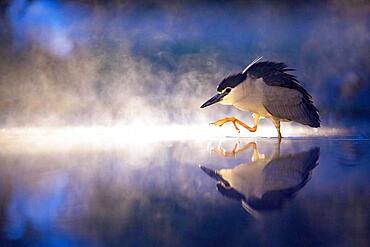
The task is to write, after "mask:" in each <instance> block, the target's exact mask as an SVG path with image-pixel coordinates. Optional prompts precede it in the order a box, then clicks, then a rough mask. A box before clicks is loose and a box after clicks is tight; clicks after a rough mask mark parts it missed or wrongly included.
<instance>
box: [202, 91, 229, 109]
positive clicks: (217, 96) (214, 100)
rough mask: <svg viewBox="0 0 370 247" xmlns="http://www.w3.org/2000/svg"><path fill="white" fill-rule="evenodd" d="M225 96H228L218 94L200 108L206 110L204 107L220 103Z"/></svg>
mask: <svg viewBox="0 0 370 247" xmlns="http://www.w3.org/2000/svg"><path fill="white" fill-rule="evenodd" d="M225 95H226V94H225V93H218V94H216V95H215V96H213V97H212V98H210V99H209V100H207V101H206V102H205V103H204V104H203V105H201V106H200V108H204V107H207V106H210V105H213V104H215V103H217V102H220V101H221V100H222V98H223V97H224V96H225Z"/></svg>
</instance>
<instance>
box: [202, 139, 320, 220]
mask: <svg viewBox="0 0 370 247" xmlns="http://www.w3.org/2000/svg"><path fill="white" fill-rule="evenodd" d="M250 147H252V148H253V153H252V157H251V161H250V162H248V161H247V162H243V163H241V164H239V165H236V166H235V167H232V168H223V169H218V170H213V169H210V168H207V167H205V166H200V168H201V169H202V170H203V171H204V172H205V173H206V174H207V175H209V176H210V177H211V178H213V179H215V180H216V181H217V190H218V191H219V192H220V193H221V194H222V195H224V196H226V197H228V198H231V199H235V200H237V201H239V202H241V205H242V207H243V208H244V209H245V210H246V211H247V212H248V213H250V214H251V215H252V216H254V217H256V218H258V217H259V216H260V214H259V212H260V211H268V210H274V209H278V208H280V207H281V206H282V205H283V203H284V201H286V200H287V199H289V198H292V197H293V196H294V195H295V194H296V193H297V192H298V191H299V190H301V189H302V188H303V187H304V186H305V185H306V184H307V182H308V181H309V180H310V178H311V174H312V170H313V169H314V168H315V167H316V166H317V165H318V159H319V155H320V148H318V147H313V148H312V149H310V150H308V151H304V152H298V153H293V154H287V155H282V156H280V147H278V148H277V149H275V152H274V153H273V154H272V155H269V156H264V155H262V154H260V153H259V152H258V149H257V145H256V143H255V142H251V143H248V144H246V145H245V147H242V148H241V149H240V151H244V150H246V149H249V148H250ZM234 152H235V151H234V150H233V151H232V153H234ZM237 152H239V151H237Z"/></svg>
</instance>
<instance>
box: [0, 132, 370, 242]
mask: <svg viewBox="0 0 370 247" xmlns="http://www.w3.org/2000/svg"><path fill="white" fill-rule="evenodd" d="M369 144H370V141H368V140H366V139H351V138H347V139H344V138H329V139H321V138H308V139H304V138H301V139H300V138H296V139H294V138H291V139H289V138H286V139H283V141H282V143H281V144H280V145H279V144H278V142H277V140H276V139H274V138H271V139H269V138H264V139H258V138H257V139H256V138H253V139H248V138H241V139H237V138H228V139H224V140H222V141H218V140H214V141H161V142H155V143H150V144H149V143H147V144H145V143H141V144H140V143H135V144H132V145H130V144H129V143H127V144H125V145H122V146H118V147H117V146H115V147H110V146H109V143H106V145H107V146H108V148H103V149H98V150H97V149H96V148H93V147H90V146H89V145H86V146H85V147H83V148H80V149H76V148H71V149H68V148H61V149H53V148H51V149H49V150H44V151H43V150H40V149H37V143H36V144H35V145H34V146H35V148H34V149H32V148H30V149H27V150H24V149H23V148H19V149H17V148H15V147H14V143H13V146H11V148H9V145H11V144H9V145H8V146H6V145H5V146H4V147H3V149H2V150H0V160H1V163H0V175H1V180H0V229H1V235H0V242H1V246H248V245H251V246H368V245H369V243H370V239H369V234H368V233H369V229H370V226H369V224H370V221H369V219H370V217H369V216H370V215H369V205H370V204H369V202H370V197H369V195H370V186H369V185H370V179H369V177H370V167H369V164H370V162H369V161H370V154H369V152H368V146H369ZM35 150H37V151H35ZM233 150H234V151H235V152H233ZM200 166H201V167H203V169H201V168H200Z"/></svg>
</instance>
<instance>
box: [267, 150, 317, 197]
mask: <svg viewBox="0 0 370 247" xmlns="http://www.w3.org/2000/svg"><path fill="white" fill-rule="evenodd" d="M319 155H320V148H318V147H316V148H313V149H311V150H309V151H307V152H302V153H297V154H294V155H288V156H285V157H281V158H277V159H273V160H271V161H270V162H269V163H268V164H267V165H266V166H265V168H264V169H263V180H264V181H263V192H264V193H267V192H271V191H282V190H284V191H285V192H287V193H289V194H293V193H294V192H296V191H298V190H299V189H301V188H302V187H303V186H304V185H305V184H306V182H307V181H308V180H309V177H310V176H309V175H310V172H311V170H312V169H313V168H315V167H316V166H317V164H318V163H317V161H318V159H319Z"/></svg>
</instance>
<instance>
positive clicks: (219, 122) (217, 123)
mask: <svg viewBox="0 0 370 247" xmlns="http://www.w3.org/2000/svg"><path fill="white" fill-rule="evenodd" d="M227 122H232V123H233V126H234V128H235V129H236V131H238V133H240V129H239V128H238V126H237V124H239V125H241V126H243V127H244V128H246V129H247V130H249V131H250V132H255V131H256V130H257V125H254V126H253V127H249V126H248V125H247V124H245V123H243V122H242V121H240V120H239V119H236V118H235V117H225V118H222V119H220V120H217V121H215V122H213V123H210V124H211V125H215V126H218V127H221V126H222V125H224V124H225V123H227Z"/></svg>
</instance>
